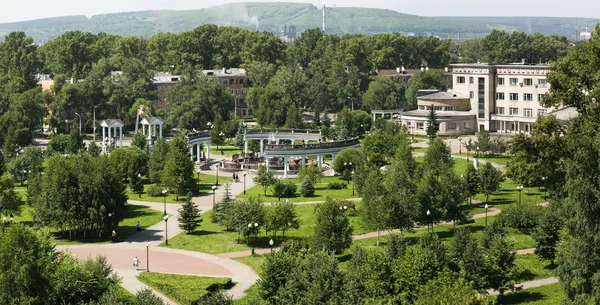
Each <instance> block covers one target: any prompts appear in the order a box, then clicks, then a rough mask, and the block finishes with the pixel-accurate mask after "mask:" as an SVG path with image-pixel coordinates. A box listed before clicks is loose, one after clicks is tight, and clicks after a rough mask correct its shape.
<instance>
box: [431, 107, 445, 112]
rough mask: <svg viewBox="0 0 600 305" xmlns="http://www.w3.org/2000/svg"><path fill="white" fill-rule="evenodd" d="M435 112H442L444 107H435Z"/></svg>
mask: <svg viewBox="0 0 600 305" xmlns="http://www.w3.org/2000/svg"><path fill="white" fill-rule="evenodd" d="M433 110H435V111H442V110H443V109H442V106H433Z"/></svg>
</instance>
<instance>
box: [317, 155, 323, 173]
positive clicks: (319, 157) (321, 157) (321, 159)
mask: <svg viewBox="0 0 600 305" xmlns="http://www.w3.org/2000/svg"><path fill="white" fill-rule="evenodd" d="M317 166H318V167H319V170H321V169H322V168H323V155H317Z"/></svg>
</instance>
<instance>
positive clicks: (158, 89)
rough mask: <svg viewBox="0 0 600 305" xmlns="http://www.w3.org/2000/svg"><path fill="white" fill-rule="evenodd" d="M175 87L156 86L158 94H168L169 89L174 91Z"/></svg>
mask: <svg viewBox="0 0 600 305" xmlns="http://www.w3.org/2000/svg"><path fill="white" fill-rule="evenodd" d="M173 87H175V85H167V86H156V91H158V92H161V91H162V92H167V90H169V89H173Z"/></svg>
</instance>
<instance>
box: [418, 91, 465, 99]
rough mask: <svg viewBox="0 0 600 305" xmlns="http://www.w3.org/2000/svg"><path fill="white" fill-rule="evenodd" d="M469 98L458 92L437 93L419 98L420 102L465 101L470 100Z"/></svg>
mask: <svg viewBox="0 0 600 305" xmlns="http://www.w3.org/2000/svg"><path fill="white" fill-rule="evenodd" d="M468 98H469V97H468V96H464V95H462V94H458V93H456V92H437V93H432V94H427V95H423V96H419V97H418V98H417V99H418V100H464V99H468Z"/></svg>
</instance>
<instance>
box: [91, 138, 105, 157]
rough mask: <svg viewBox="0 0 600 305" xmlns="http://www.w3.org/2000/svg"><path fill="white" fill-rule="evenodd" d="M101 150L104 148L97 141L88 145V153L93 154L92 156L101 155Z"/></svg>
mask: <svg viewBox="0 0 600 305" xmlns="http://www.w3.org/2000/svg"><path fill="white" fill-rule="evenodd" d="M101 152H102V148H101V147H100V146H99V145H98V144H96V142H95V141H92V142H91V143H90V145H88V153H89V154H90V155H92V157H98V156H100V153H101Z"/></svg>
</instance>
